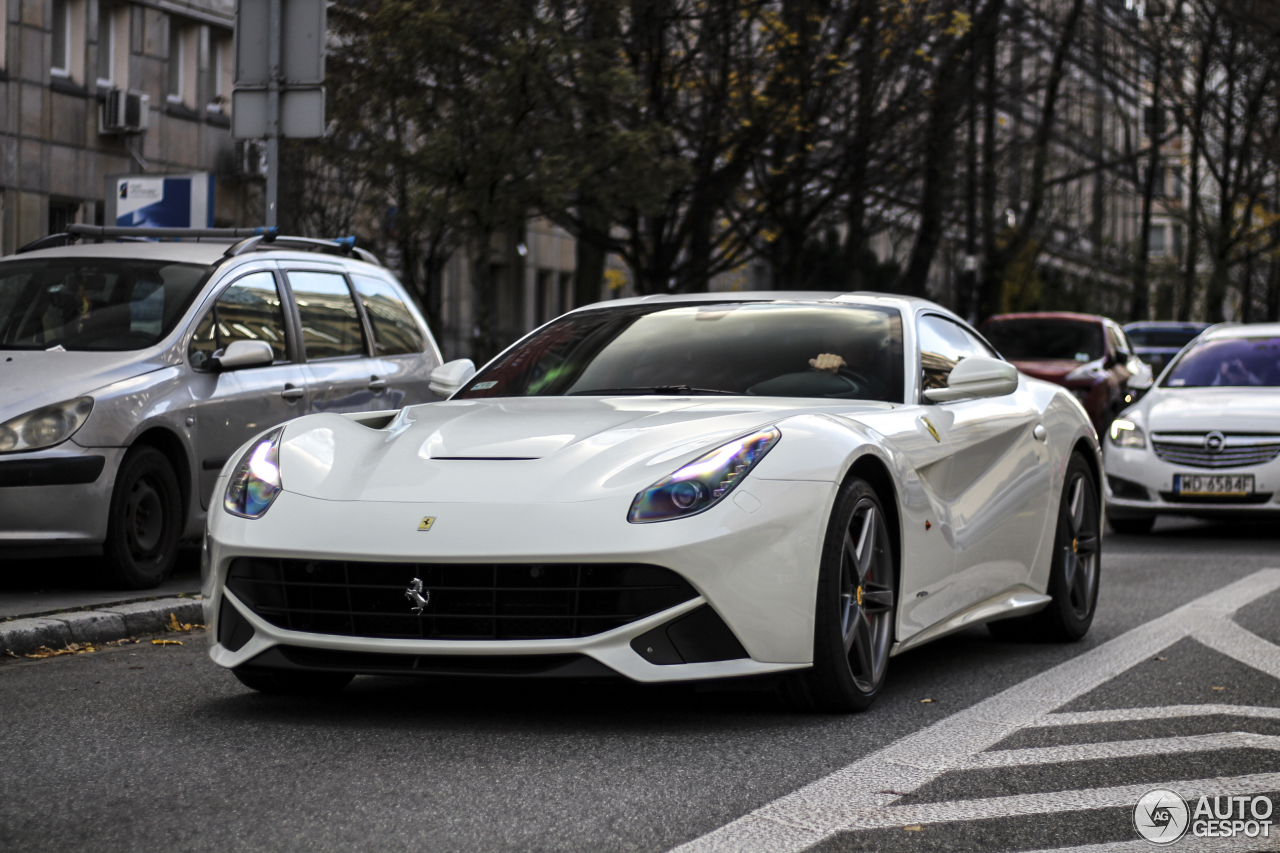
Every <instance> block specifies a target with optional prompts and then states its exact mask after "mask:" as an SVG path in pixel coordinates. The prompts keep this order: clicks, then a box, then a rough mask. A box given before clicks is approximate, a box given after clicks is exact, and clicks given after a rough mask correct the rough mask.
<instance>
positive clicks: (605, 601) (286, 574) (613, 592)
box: [227, 557, 698, 640]
mask: <svg viewBox="0 0 1280 853" xmlns="http://www.w3.org/2000/svg"><path fill="white" fill-rule="evenodd" d="M415 580H420V581H421V582H422V583H421V591H420V598H421V599H425V602H426V603H425V604H424V605H423V606H422V612H421V613H416V612H414V610H413V609H412V608H413V606H414V604H415V603H416V602H415V600H412V599H413V596H410V595H407V593H408V592H409V591H410V587H411V584H413V582H414V581H415ZM413 585H414V586H415V587H416V584H413ZM227 588H228V589H229V590H231V592H232V593H234V594H235V596H236V598H238V599H240V600H241V601H243V602H244V603H245V605H246V606H248V607H249V608H250V609H252V610H253V612H254V613H256V614H258V615H259V616H261V617H262V618H263V619H265V620H266V621H268V622H270V623H271V624H272V625H276V626H277V627H280V628H285V629H287V630H290V631H304V632H307V633H314V634H336V635H339V636H346V637H382V638H395V639H424V640H547V639H565V638H572V637H587V636H590V635H592V634H599V633H601V632H604V631H609V630H612V629H614V628H618V627H620V626H622V625H626V624H628V623H629V622H634V621H636V620H637V619H642V618H644V617H645V616H649V615H652V614H654V613H658V612H660V611H663V610H666V609H668V608H670V607H674V606H675V605H677V604H680V603H681V602H685V601H689V600H690V599H692V598H695V597H696V596H697V594H698V593H697V591H696V590H695V589H694V588H693V587H692V586H690V585H689V582H688V581H686V580H685V579H684V578H682V577H680V576H679V575H678V574H676V573H675V572H673V571H671V570H670V569H666V568H663V567H661V566H649V565H643V564H630V563H627V564H619V563H551V564H543V563H517V564H511V563H497V564H493V563H488V564H466V563H463V564H458V563H453V564H448V563H377V562H368V561H362V560H345V561H344V560H289V559H265V558H259V557H241V558H237V559H235V560H233V561H232V562H231V570H230V572H229V573H228V577H227Z"/></svg>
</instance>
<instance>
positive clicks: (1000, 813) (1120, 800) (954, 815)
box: [841, 773, 1280, 832]
mask: <svg viewBox="0 0 1280 853" xmlns="http://www.w3.org/2000/svg"><path fill="white" fill-rule="evenodd" d="M1157 787H1159V788H1167V789H1169V790H1170V791H1173V792H1175V793H1176V794H1178V795H1179V796H1180V797H1182V798H1183V799H1189V800H1196V799H1198V798H1199V797H1214V796H1222V795H1226V794H1230V795H1232V796H1248V795H1252V794H1266V793H1270V792H1272V791H1277V790H1280V773H1255V774H1253V775H1250V776H1231V777H1225V776H1224V777H1215V778H1211V779H1184V780H1182V781H1179V782H1169V783H1164V782H1161V783H1159V784H1153V783H1151V782H1143V783H1142V784H1141V785H1119V786H1116V787H1114V788H1081V789H1079V790H1075V791H1048V792H1045V793H1039V794H1014V795H1012V796H1008V797H987V798H984V799H980V800H956V801H952V802H945V803H919V804H917V805H910V806H894V807H892V808H888V809H875V810H868V811H867V812H866V813H864V814H863V815H861V816H859V817H857V818H855V819H854V820H852V821H850V822H848V823H847V824H846V825H844V826H842V827H841V830H843V831H846V832H849V831H857V830H867V829H888V828H889V827H893V826H909V825H912V824H927V823H951V822H953V821H968V820H992V819H996V818H1010V817H1029V816H1032V815H1049V814H1061V813H1063V812H1082V811H1088V810H1091V809H1112V808H1118V807H1127V808H1130V809H1131V808H1133V805H1134V803H1136V802H1138V799H1139V798H1140V797H1141V796H1142V795H1143V794H1145V793H1147V792H1148V791H1150V790H1151V789H1152V788H1157Z"/></svg>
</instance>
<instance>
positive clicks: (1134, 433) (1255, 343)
mask: <svg viewBox="0 0 1280 853" xmlns="http://www.w3.org/2000/svg"><path fill="white" fill-rule="evenodd" d="M1106 444H1107V448H1106V468H1107V488H1108V492H1109V495H1110V497H1109V498H1108V501H1107V518H1108V519H1109V520H1110V522H1111V526H1112V527H1113V528H1114V529H1115V530H1116V531H1117V532H1120V533H1144V532H1146V531H1148V530H1150V529H1151V526H1152V525H1153V524H1154V523H1155V520H1156V518H1157V517H1158V516H1160V515H1188V516H1196V517H1200V518H1240V517H1255V518H1256V517H1262V518H1270V519H1280V324H1278V323H1269V324H1258V325H1249V326H1236V325H1231V326H1217V327H1215V328H1213V329H1209V330H1208V331H1206V332H1204V333H1203V334H1202V335H1200V337H1199V338H1197V339H1196V341H1195V342H1194V343H1193V344H1192V345H1191V346H1189V347H1188V348H1186V349H1185V350H1183V351H1182V352H1181V353H1180V354H1179V355H1178V357H1177V358H1176V359H1175V360H1174V362H1173V363H1172V364H1171V365H1169V368H1168V369H1167V370H1166V371H1165V372H1164V374H1162V376H1161V377H1160V384H1159V386H1157V387H1156V388H1153V389H1152V390H1151V393H1149V394H1147V395H1146V396H1145V397H1143V398H1142V400H1141V402H1139V403H1138V404H1137V405H1135V406H1132V407H1130V408H1129V409H1127V410H1126V411H1125V412H1124V413H1123V414H1122V415H1121V416H1120V417H1119V418H1117V419H1116V420H1115V421H1114V422H1113V423H1112V424H1111V428H1110V429H1109V431H1108V440H1107V442H1106Z"/></svg>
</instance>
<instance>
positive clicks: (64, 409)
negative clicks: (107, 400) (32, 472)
mask: <svg viewBox="0 0 1280 853" xmlns="http://www.w3.org/2000/svg"><path fill="white" fill-rule="evenodd" d="M91 411H93V398H92V397H77V398H76V399H74V400H67V401H65V402H62V403H55V404H54V405H52V406H45V407H44V408H40V409H36V410H35V411H34V412H27V413H26V414H25V415H19V416H18V417H16V418H10V419H9V420H7V421H5V422H4V423H2V424H0V453H9V452H10V451H15V450H39V449H40V448H42V447H53V445H55V444H61V443H62V442H64V441H66V440H67V439H68V438H71V436H73V435H75V434H76V430H78V429H80V427H82V426H84V422H85V421H86V420H88V419H89V412H91Z"/></svg>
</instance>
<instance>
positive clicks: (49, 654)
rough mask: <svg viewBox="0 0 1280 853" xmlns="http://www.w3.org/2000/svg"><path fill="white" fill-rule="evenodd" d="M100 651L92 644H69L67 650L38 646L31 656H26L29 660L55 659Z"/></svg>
mask: <svg viewBox="0 0 1280 853" xmlns="http://www.w3.org/2000/svg"><path fill="white" fill-rule="evenodd" d="M97 650H98V649H97V648H96V647H95V646H94V645H93V644H92V643H83V644H82V643H68V644H67V647H66V648H65V649H51V648H49V647H48V646H36V647H35V648H34V649H32V650H31V652H30V654H27V655H24V657H29V658H53V657H58V656H59V655H79V654H83V653H85V652H96V651H97Z"/></svg>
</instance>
